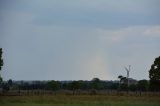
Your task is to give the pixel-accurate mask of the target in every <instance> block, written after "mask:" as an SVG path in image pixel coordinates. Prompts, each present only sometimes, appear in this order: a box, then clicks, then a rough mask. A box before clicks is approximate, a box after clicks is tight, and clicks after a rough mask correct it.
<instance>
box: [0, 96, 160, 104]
mask: <svg viewBox="0 0 160 106" xmlns="http://www.w3.org/2000/svg"><path fill="white" fill-rule="evenodd" d="M0 106H160V97H159V96H152V97H147V96H106V95H95V96H93V95H92V96H91V95H76V96H72V95H56V96H0Z"/></svg>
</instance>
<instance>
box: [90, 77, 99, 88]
mask: <svg viewBox="0 0 160 106" xmlns="http://www.w3.org/2000/svg"><path fill="white" fill-rule="evenodd" d="M91 88H92V89H97V90H99V89H100V88H101V80H100V79H99V78H93V79H92V81H91Z"/></svg>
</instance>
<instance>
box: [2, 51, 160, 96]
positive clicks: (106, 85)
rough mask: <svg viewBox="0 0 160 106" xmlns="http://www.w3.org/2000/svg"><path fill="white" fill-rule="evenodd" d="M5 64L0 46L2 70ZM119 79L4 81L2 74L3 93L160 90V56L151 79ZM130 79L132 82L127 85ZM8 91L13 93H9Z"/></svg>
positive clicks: (151, 71) (121, 77)
mask: <svg viewBox="0 0 160 106" xmlns="http://www.w3.org/2000/svg"><path fill="white" fill-rule="evenodd" d="M2 66H3V59H2V48H0V70H1V69H2ZM118 78H119V81H118V80H117V81H104V80H100V79H99V78H93V79H92V80H91V81H83V80H78V81H55V80H51V81H12V80H11V79H10V80H8V81H2V77H1V76H0V88H1V92H0V94H1V95H6V94H7V95H23V94H24V91H25V94H37V95H39V94H45V93H51V94H52V93H53V94H55V95H56V94H57V92H58V93H59V91H69V92H70V93H71V92H72V93H71V94H72V95H80V94H83V93H85V94H90V95H96V94H98V93H99V92H101V91H104V92H108V93H109V92H112V91H114V92H116V93H117V94H121V93H122V92H128V91H130V92H135V93H137V92H139V94H140V95H141V92H148V91H160V57H158V58H156V59H155V61H154V63H153V64H152V65H151V69H150V70H149V78H150V80H149V81H148V80H139V81H136V80H134V79H132V78H126V77H123V76H122V75H119V76H118ZM128 81H130V84H129V85H127V84H128V83H127V82H128ZM8 91H10V92H12V93H8Z"/></svg>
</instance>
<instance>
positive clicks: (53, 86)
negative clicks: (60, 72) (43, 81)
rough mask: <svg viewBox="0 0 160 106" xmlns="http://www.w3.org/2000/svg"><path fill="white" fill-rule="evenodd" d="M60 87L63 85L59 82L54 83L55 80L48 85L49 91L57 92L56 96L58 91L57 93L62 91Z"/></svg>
mask: <svg viewBox="0 0 160 106" xmlns="http://www.w3.org/2000/svg"><path fill="white" fill-rule="evenodd" d="M60 85H61V84H60V82H59V81H54V80H52V81H49V82H48V84H47V86H48V89H50V90H53V91H55V94H56V91H57V90H58V89H60Z"/></svg>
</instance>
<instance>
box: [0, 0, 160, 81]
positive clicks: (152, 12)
mask: <svg viewBox="0 0 160 106" xmlns="http://www.w3.org/2000/svg"><path fill="white" fill-rule="evenodd" d="M0 48H3V60H4V66H3V68H2V71H1V74H2V77H3V79H4V80H8V79H12V80H91V79H92V78H95V77H98V78H100V79H102V80H117V77H118V75H123V76H126V70H125V69H124V67H128V65H131V71H130V77H131V78H134V79H137V80H141V79H149V78H148V76H149V73H148V71H149V69H150V66H151V65H152V64H153V61H154V59H155V58H156V57H158V56H160V1H159V0H13V1H11V0H0Z"/></svg>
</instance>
